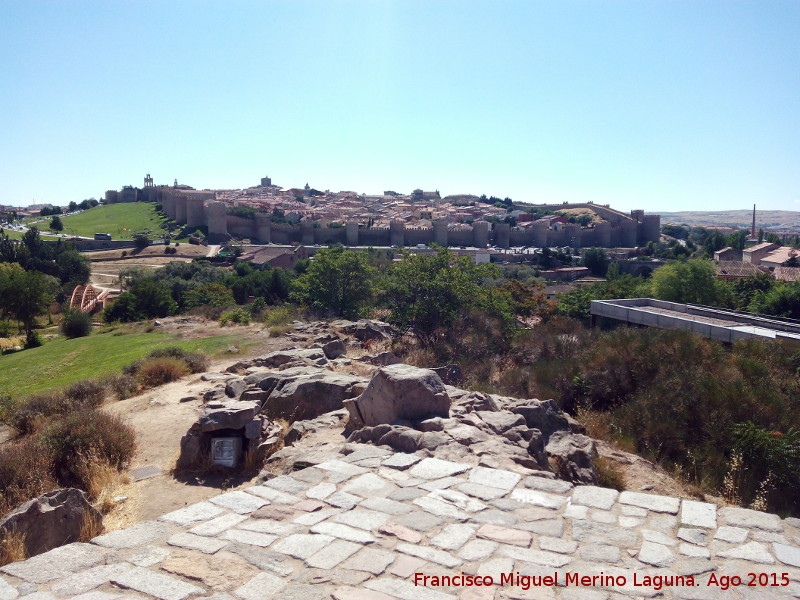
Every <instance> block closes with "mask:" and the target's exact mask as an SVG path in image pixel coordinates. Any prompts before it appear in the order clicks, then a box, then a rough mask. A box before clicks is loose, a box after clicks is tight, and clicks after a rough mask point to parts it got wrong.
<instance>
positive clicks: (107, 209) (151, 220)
mask: <svg viewBox="0 0 800 600" xmlns="http://www.w3.org/2000/svg"><path fill="white" fill-rule="evenodd" d="M165 221H166V219H165V218H164V217H162V216H160V215H159V214H158V213H157V212H156V205H155V204H153V203H152V202H130V203H125V204H108V205H101V206H95V207H94V208H90V209H89V210H86V211H84V212H82V213H81V214H79V215H74V216H71V217H62V218H61V222H62V223H64V231H63V232H62V233H66V234H67V235H79V236H83V237H92V236H94V234H95V233H110V234H111V237H112V238H113V239H115V240H130V239H132V238H133V236H134V235H136V234H137V233H144V234H146V235H148V236H149V237H150V238H151V239H154V238H160V237H161V236H162V235H163V234H164V233H166V230H164V229H161V224H162V223H164V222H165ZM48 224H49V222H47V223H39V224H38V226H39V228H40V229H42V230H46V229H47V225H48Z"/></svg>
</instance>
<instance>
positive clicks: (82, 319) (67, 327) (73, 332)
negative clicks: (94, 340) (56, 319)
mask: <svg viewBox="0 0 800 600" xmlns="http://www.w3.org/2000/svg"><path fill="white" fill-rule="evenodd" d="M91 331H92V317H91V315H89V313H85V312H83V311H81V310H67V311H64V318H63V319H62V321H61V333H62V334H63V335H64V336H65V337H67V338H70V339H72V338H79V337H84V336H87V335H89V334H90V333H91Z"/></svg>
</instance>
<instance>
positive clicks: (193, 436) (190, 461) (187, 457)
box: [176, 431, 203, 469]
mask: <svg viewBox="0 0 800 600" xmlns="http://www.w3.org/2000/svg"><path fill="white" fill-rule="evenodd" d="M202 458H203V444H202V440H201V439H200V435H199V434H197V433H196V432H194V431H189V433H187V434H186V435H184V436H183V437H182V438H181V452H180V455H179V456H178V462H177V464H176V467H177V468H178V469H191V468H193V467H196V466H198V465H199V464H200V463H201V461H202Z"/></svg>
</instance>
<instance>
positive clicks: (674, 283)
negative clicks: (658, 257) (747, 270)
mask: <svg viewBox="0 0 800 600" xmlns="http://www.w3.org/2000/svg"><path fill="white" fill-rule="evenodd" d="M722 283H723V282H721V281H720V280H718V279H717V277H716V269H715V268H714V264H713V263H712V262H711V261H709V260H703V259H693V260H689V261H687V262H685V263H679V262H675V263H670V264H667V265H664V266H663V267H661V268H660V269H656V270H655V272H654V273H653V277H652V279H651V283H650V290H651V293H652V295H653V297H654V298H658V299H659V300H667V301H669V302H681V303H686V302H692V303H696V304H716V303H717V301H718V298H719V297H720V295H721V293H720V292H721V289H720V288H721V287H722Z"/></svg>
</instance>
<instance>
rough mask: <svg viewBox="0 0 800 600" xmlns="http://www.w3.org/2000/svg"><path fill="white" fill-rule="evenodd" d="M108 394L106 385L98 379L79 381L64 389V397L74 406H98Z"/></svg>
mask: <svg viewBox="0 0 800 600" xmlns="http://www.w3.org/2000/svg"><path fill="white" fill-rule="evenodd" d="M105 396H106V388H105V386H104V385H103V384H102V383H100V382H98V381H91V380H89V379H85V380H83V381H77V382H75V383H73V384H72V385H70V386H69V387H68V388H67V389H66V390H64V398H65V400H67V401H68V402H70V403H71V404H72V405H73V406H74V407H76V408H78V407H81V408H82V407H91V408H97V407H98V406H100V405H101V404H102V403H103V400H104V399H105Z"/></svg>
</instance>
